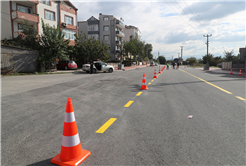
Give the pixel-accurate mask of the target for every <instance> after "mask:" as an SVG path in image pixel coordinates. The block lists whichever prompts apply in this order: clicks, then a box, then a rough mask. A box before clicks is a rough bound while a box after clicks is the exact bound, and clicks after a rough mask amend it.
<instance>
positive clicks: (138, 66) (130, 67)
mask: <svg viewBox="0 0 246 166" xmlns="http://www.w3.org/2000/svg"><path fill="white" fill-rule="evenodd" d="M143 67H146V65H136V66H135V65H132V66H129V67H125V66H124V69H123V70H122V71H125V70H132V69H136V68H143ZM148 67H149V65H148ZM114 70H115V71H121V70H119V69H118V67H115V68H114Z"/></svg>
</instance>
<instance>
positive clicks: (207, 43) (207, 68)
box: [203, 34, 212, 70]
mask: <svg viewBox="0 0 246 166" xmlns="http://www.w3.org/2000/svg"><path fill="white" fill-rule="evenodd" d="M211 36H212V34H210V35H203V37H207V42H205V44H207V70H209V63H208V45H209V42H208V38H209V37H211Z"/></svg>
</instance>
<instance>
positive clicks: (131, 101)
mask: <svg viewBox="0 0 246 166" xmlns="http://www.w3.org/2000/svg"><path fill="white" fill-rule="evenodd" d="M133 102H134V101H133V100H130V101H128V103H126V105H125V106H124V107H129V106H130V105H131V104H132V103H133Z"/></svg>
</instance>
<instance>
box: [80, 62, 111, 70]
mask: <svg viewBox="0 0 246 166" xmlns="http://www.w3.org/2000/svg"><path fill="white" fill-rule="evenodd" d="M93 63H94V65H93V73H96V72H98V71H102V72H109V73H112V72H113V71H114V67H113V66H111V65H107V64H106V63H104V62H99V61H94V62H93ZM82 70H83V71H86V72H87V73H89V72H90V64H84V65H83V67H82Z"/></svg>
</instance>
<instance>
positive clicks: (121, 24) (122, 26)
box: [116, 20, 125, 28]
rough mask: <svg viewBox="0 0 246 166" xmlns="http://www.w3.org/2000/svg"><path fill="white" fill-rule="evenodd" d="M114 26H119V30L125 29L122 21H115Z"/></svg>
mask: <svg viewBox="0 0 246 166" xmlns="http://www.w3.org/2000/svg"><path fill="white" fill-rule="evenodd" d="M116 25H119V26H121V28H125V25H124V23H123V22H122V21H120V20H116Z"/></svg>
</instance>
